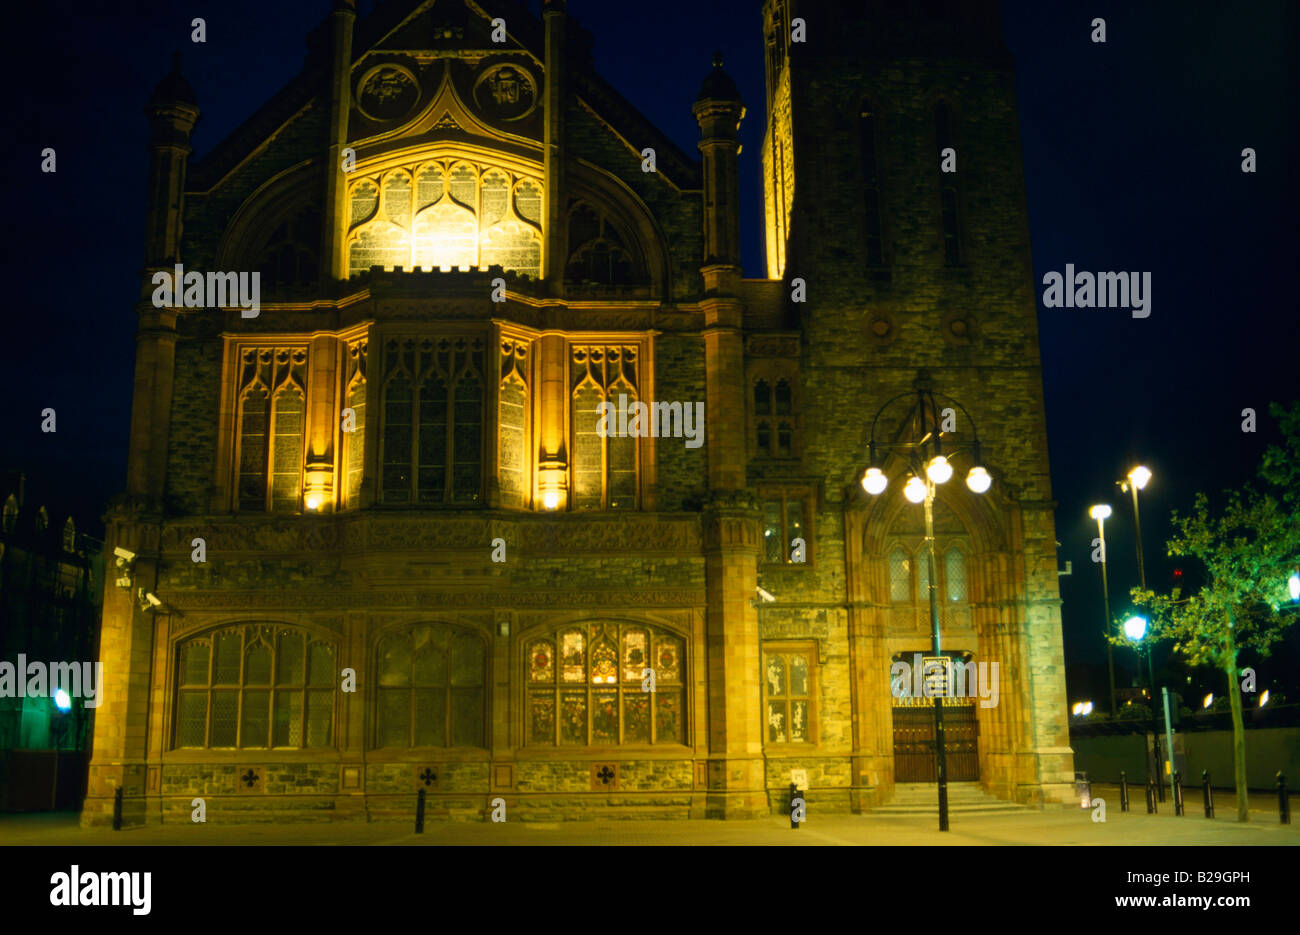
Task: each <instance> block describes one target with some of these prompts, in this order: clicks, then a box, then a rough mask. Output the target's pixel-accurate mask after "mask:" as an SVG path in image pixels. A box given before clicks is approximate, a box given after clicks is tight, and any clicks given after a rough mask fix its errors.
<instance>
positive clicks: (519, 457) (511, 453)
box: [497, 376, 528, 506]
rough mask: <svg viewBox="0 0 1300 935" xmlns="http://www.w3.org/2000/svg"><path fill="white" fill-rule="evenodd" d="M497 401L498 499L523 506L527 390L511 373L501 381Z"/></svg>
mask: <svg viewBox="0 0 1300 935" xmlns="http://www.w3.org/2000/svg"><path fill="white" fill-rule="evenodd" d="M499 400H500V401H499V405H498V407H497V421H498V423H499V432H498V442H497V461H498V464H499V466H500V474H501V500H502V502H503V503H504V504H506V505H509V506H523V505H524V501H525V499H526V497H527V490H526V484H527V479H526V473H525V470H526V469H525V460H524V407H525V405H526V403H527V400H528V395H527V391H526V390H525V389H524V385H523V383H521V382H520V381H519V380H517V379H515V378H514V377H513V376H512V377H511V378H509V379H506V380H503V381H502V383H501V390H500V393H499Z"/></svg>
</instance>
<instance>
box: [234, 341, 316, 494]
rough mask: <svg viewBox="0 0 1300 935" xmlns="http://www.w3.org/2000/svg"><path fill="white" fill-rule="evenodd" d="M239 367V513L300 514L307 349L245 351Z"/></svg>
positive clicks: (249, 349) (251, 349)
mask: <svg viewBox="0 0 1300 935" xmlns="http://www.w3.org/2000/svg"><path fill="white" fill-rule="evenodd" d="M239 366H240V379H239V401H238V402H239V407H238V433H239V439H238V450H237V452H236V455H235V458H236V465H237V467H238V470H237V474H238V480H237V490H236V500H237V502H238V506H239V509H240V510H248V511H272V512H296V511H297V510H298V508H299V501H300V498H301V495H302V467H303V464H302V462H303V439H304V417H305V404H306V398H307V383H306V381H307V349H306V348H305V347H278V348H267V347H260V348H259V347H246V348H243V349H242V350H241V351H240V356H239Z"/></svg>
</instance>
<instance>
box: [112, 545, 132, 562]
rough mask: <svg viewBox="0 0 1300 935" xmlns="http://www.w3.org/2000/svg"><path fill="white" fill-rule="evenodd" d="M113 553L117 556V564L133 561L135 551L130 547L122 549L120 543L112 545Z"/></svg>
mask: <svg viewBox="0 0 1300 935" xmlns="http://www.w3.org/2000/svg"><path fill="white" fill-rule="evenodd" d="M113 554H114V555H116V556H117V559H118V564H119V565H121V564H130V563H131V562H134V561H135V553H134V552H132V551H131V550H130V549H124V548H122V547H121V546H120V545H118V546H114V547H113Z"/></svg>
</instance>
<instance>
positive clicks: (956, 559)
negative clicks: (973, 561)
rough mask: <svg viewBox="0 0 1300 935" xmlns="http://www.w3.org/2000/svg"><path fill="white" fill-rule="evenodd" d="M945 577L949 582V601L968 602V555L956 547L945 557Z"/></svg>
mask: <svg viewBox="0 0 1300 935" xmlns="http://www.w3.org/2000/svg"><path fill="white" fill-rule="evenodd" d="M944 577H945V578H946V579H947V582H948V600H950V601H964V600H966V553H965V552H963V551H962V550H961V549H959V548H957V546H955V545H954V546H952V547H951V548H950V549H948V554H947V555H946V556H945V557H944Z"/></svg>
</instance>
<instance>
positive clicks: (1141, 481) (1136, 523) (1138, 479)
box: [1115, 464, 1173, 802]
mask: <svg viewBox="0 0 1300 935" xmlns="http://www.w3.org/2000/svg"><path fill="white" fill-rule="evenodd" d="M1150 481H1151V469H1150V468H1148V467H1146V466H1145V465H1141V464H1139V465H1138V466H1137V467H1135V468H1133V469H1132V470H1131V471H1129V472H1128V473H1127V474H1126V475H1124V480H1121V481H1116V482H1115V483H1117V484H1119V489H1120V490H1121V491H1123V492H1124V493H1130V492H1131V493H1132V494H1133V531H1134V532H1135V533H1136V534H1137V559H1138V583H1139V584H1141V585H1142V590H1143V591H1145V590H1146V589H1147V569H1146V563H1145V562H1144V561H1143V560H1142V513H1141V511H1140V510H1139V509H1138V491H1139V490H1144V489H1146V485H1147V484H1148V483H1149V482H1150ZM1144 631H1145V627H1144ZM1142 645H1144V644H1142V643H1141V642H1140V641H1139V646H1142ZM1145 646H1146V653H1147V675H1148V676H1149V679H1150V685H1151V749H1152V750H1153V751H1154V754H1153V760H1154V762H1155V764H1156V767H1157V768H1158V767H1159V765H1160V723H1159V719H1158V718H1157V717H1156V677H1155V666H1154V664H1153V663H1152V661H1151V657H1152V655H1153V654H1154V650H1155V647H1154V646H1152V645H1151V644H1150V643H1147V644H1145ZM1140 655H1141V653H1140V651H1139V656H1140ZM1141 672H1142V660H1141V658H1139V659H1138V673H1139V678H1140V677H1141ZM1170 756H1171V757H1172V756H1173V754H1172V753H1171V754H1170ZM1156 789H1157V790H1158V791H1159V793H1160V801H1161V802H1163V801H1164V800H1165V786H1164V783H1161V782H1157V783H1156Z"/></svg>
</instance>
